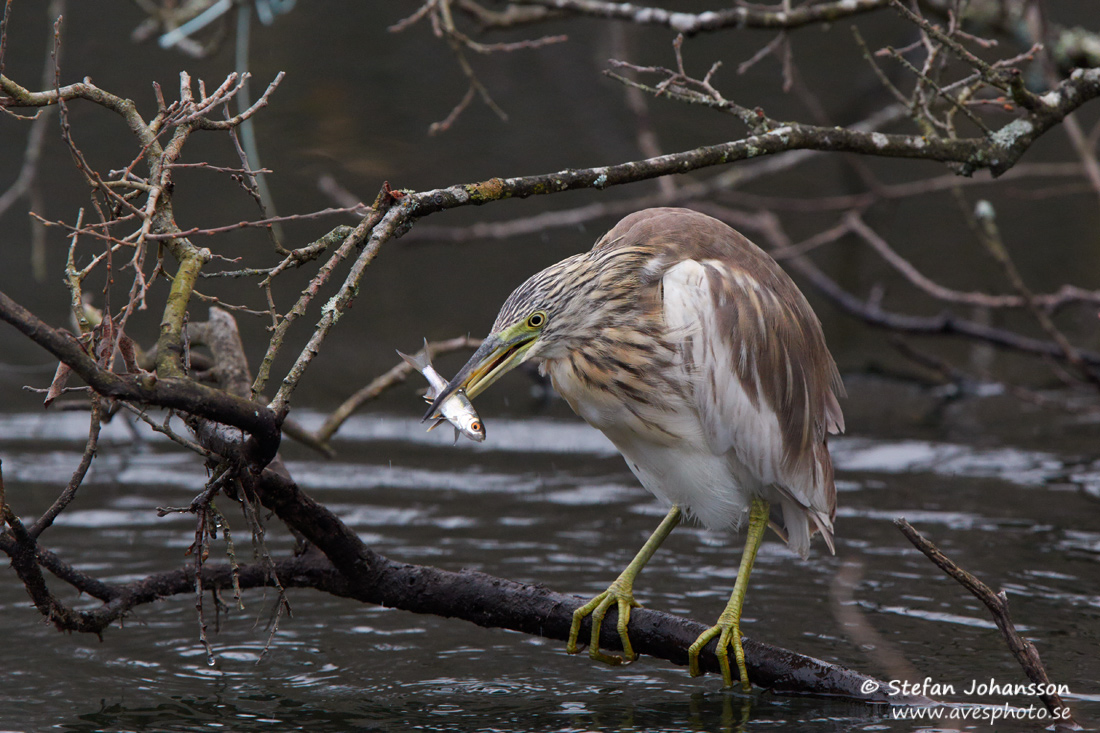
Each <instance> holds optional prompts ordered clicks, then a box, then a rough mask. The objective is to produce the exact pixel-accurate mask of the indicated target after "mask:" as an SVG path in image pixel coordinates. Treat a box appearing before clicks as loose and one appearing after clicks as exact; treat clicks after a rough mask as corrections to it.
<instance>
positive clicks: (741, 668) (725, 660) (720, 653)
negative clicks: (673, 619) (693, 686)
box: [688, 619, 752, 692]
mask: <svg viewBox="0 0 1100 733" xmlns="http://www.w3.org/2000/svg"><path fill="white" fill-rule="evenodd" d="M715 636H717V637H718V648H717V649H716V650H715V652H714V656H716V657H718V666H719V667H720V668H721V670H722V682H723V684H724V685H725V686H726V687H733V670H732V669H731V668H730V657H729V648H730V647H731V646H732V647H733V656H734V660H735V661H736V663H737V676H738V679H740V680H741V689H742V690H744V691H745V692H751V691H752V683H751V682H749V671H748V667H747V666H746V664H745V649H744V647H743V646H742V645H741V625H740V624H739V623H737V622H733V623H723V620H722V619H719V620H718V623H717V624H716V625H714V626H711V627H710V628H709V629H707V630H706V631H704V632H703V633H702V634H700V635H699V638H698V639H696V640H695V643H693V644H692V645H691V646H690V647H688V671H689V672H690V673H691V676H692V677H698V676H699V675H701V674H703V670H702V669H701V668H700V667H699V653H700V652H701V651H703V647H705V646H706V645H707V644H709V643H710V640H711V639H713V638H714V637H715Z"/></svg>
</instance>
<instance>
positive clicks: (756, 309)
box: [661, 230, 844, 554]
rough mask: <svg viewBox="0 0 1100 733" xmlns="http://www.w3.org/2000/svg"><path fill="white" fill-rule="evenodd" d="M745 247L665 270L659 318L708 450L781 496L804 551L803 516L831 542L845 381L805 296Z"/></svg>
mask: <svg viewBox="0 0 1100 733" xmlns="http://www.w3.org/2000/svg"><path fill="white" fill-rule="evenodd" d="M731 231H732V230H731ZM737 236H738V237H740V235H737ZM742 239H743V238H742ZM743 244H744V245H747V247H750V248H752V250H753V251H747V252H746V251H742V250H745V248H744V247H741V248H738V254H740V255H746V254H748V255H751V259H750V258H746V257H744V256H743V257H742V258H741V261H738V259H737V258H735V257H730V258H723V259H714V258H707V259H702V258H700V259H687V260H683V261H681V262H678V263H677V264H675V265H673V266H672V267H670V268H668V270H667V271H666V272H665V274H664V276H663V278H662V281H661V282H662V287H663V300H664V315H665V321H666V326H667V327H668V329H669V336H670V337H671V338H672V339H673V340H674V341H677V342H678V343H679V344H680V345H681V349H682V352H683V357H684V368H685V370H686V371H687V372H688V374H687V376H688V380H689V382H690V383H691V384H692V387H693V395H694V402H695V406H696V410H697V413H698V415H699V419H700V423H701V425H702V429H703V433H704V436H705V438H706V441H707V444H708V446H709V448H710V449H711V450H712V451H713V452H714V453H716V454H727V453H732V454H733V456H734V457H736V459H737V461H738V462H739V463H740V464H741V465H742V466H743V467H744V468H745V469H747V470H748V471H750V472H751V473H752V474H753V477H754V478H755V479H756V480H758V481H759V482H760V483H761V484H763V485H764V486H771V487H773V488H774V489H775V490H776V491H778V492H779V494H780V497H781V499H784V500H783V501H781V506H782V512H783V516H784V524H785V526H786V529H787V532H788V534H789V536H790V539H789V542H790V544H791V547H792V549H795V550H796V551H798V552H799V553H800V554H805V552H806V550H807V548H808V544H809V535H810V532H811V530H810V528H809V527H808V525H807V520H809V521H811V522H812V523H813V524H814V525H815V527H814V528H816V529H820V530H821V531H822V534H823V535H824V536H825V537H826V540H827V542H828V543H829V545H830V547H831V546H832V541H831V535H832V519H833V516H834V514H835V510H836V490H835V488H834V485H833V476H832V464H831V461H830V458H829V453H828V448H827V447H826V444H825V439H826V434H827V433H829V432H834V433H835V432H839V431H841V430H843V427H844V423H843V416H842V414H841V411H840V405H839V403H838V402H837V395H838V394H841V393H842V390H843V387H842V386H841V383H840V378H839V375H838V373H837V370H836V366H835V364H834V362H833V360H832V357H831V356H830V354H829V352H828V349H827V348H826V346H825V342H824V337H823V336H822V334H821V327H820V324H819V322H818V321H817V318H816V316H814V314H813V311H812V310H811V309H810V306H809V304H808V303H807V302H806V300H805V298H804V297H803V296H802V294H801V293H800V292H799V291H798V289H797V287H796V286H795V285H794V283H793V282H792V281H791V280H790V278H789V277H787V275H786V274H785V273H783V271H782V270H781V269H780V268H779V267H778V265H776V264H775V262H774V260H771V258H769V257H767V256H766V255H765V254H764V253H763V252H762V251H760V250H759V249H757V248H756V247H755V245H753V244H751V243H749V242H748V240H743Z"/></svg>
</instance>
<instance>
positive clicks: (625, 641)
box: [565, 576, 642, 664]
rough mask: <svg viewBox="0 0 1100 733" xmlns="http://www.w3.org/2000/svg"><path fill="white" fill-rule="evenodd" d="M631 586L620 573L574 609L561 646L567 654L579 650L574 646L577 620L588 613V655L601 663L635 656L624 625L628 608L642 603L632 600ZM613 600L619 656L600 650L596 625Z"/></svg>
mask: <svg viewBox="0 0 1100 733" xmlns="http://www.w3.org/2000/svg"><path fill="white" fill-rule="evenodd" d="M632 586H633V584H632V583H629V582H626V581H624V579H623V577H622V576H620V577H618V578H617V579H616V580H615V581H614V582H613V583H612V584H611V585H610V586H608V588H607V590H605V591H604V592H603V593H600V594H599V595H598V596H596V597H595V598H593V599H592V600H591V601H589V602H588V603H586V604H584V605H583V606H581V607H580V608H578V609H577V610H576V611H574V612H573V625H572V626H570V627H569V643H568V644H567V645H566V647H565V650H566V651H567V652H569V653H570V654H576V653H577V652H578V651H580V649H578V648H577V638H578V637H579V636H580V631H581V624H582V623H583V622H584V619H585V617H586V616H591V617H592V637H591V640H590V641H589V643H588V656H590V657H592V658H593V659H596V660H598V661H601V662H604V663H605V664H622V663H623V662H633V661H634V660H635V659H637V658H638V655H637V654H635V653H634V647H633V646H632V645H631V643H630V636H629V634H627V626H628V625H629V624H630V609H632V608H640V607H641V605H642V604H640V603H638V602H637V601H636V600H634V591H633V587H632ZM613 603H614V604H616V606H617V607H618V611H619V620H618V623H617V624H616V628H617V629H618V631H619V640H620V641H621V642H622V645H623V655H622V656H621V657H620V656H617V655H615V654H607V653H605V652H602V651H600V629H601V628H602V627H603V619H604V616H606V615H607V611H608V609H609V608H611V604H613Z"/></svg>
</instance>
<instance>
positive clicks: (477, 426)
mask: <svg viewBox="0 0 1100 733" xmlns="http://www.w3.org/2000/svg"><path fill="white" fill-rule="evenodd" d="M470 430H473V431H474V432H475V433H480V432H481V423H479V422H478V421H477V420H475V421H473V422H472V423H470Z"/></svg>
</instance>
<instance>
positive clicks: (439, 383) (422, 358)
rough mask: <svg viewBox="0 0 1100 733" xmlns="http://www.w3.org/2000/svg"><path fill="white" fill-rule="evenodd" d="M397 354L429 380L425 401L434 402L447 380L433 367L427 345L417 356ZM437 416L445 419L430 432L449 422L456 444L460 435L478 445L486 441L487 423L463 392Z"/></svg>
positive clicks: (443, 407)
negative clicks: (482, 419) (453, 430)
mask: <svg viewBox="0 0 1100 733" xmlns="http://www.w3.org/2000/svg"><path fill="white" fill-rule="evenodd" d="M397 354H398V356H400V357H401V358H402V359H404V360H405V361H406V362H407V363H408V365H409V366H411V367H412V368H413V369H415V370H417V371H418V372H420V373H421V374H423V375H424V378H425V379H427V380H428V391H427V393H426V394H425V395H424V399H425V400H427V401H428V402H429V403H431V402H434V401H435V397H436V395H438V394H439V392H440V391H441V390H442V389H443V388H444V387H446V386H447V380H446V379H444V378H443V375H442V374H440V373H439V372H437V371H436V370H435V367H433V366H432V362H431V359H429V358H428V349H427V343H425V348H424V351H422V352H420V353H419V354H417V355H416V356H409V355H408V354H403V353H401V352H400V351H398V352H397ZM436 414H441V415H442V416H443V417H440V418H438V419H436V421H435V423H433V424H432V426H431V427H430V428H428V430H429V431H431V430H434V429H436V428H437V427H439V426H440V425H442V424H443V423H445V422H449V423H450V424H451V425H453V426H454V429H455V442H456V443H457V442H458V435H459V433H461V434H462V435H465V436H466V437H467V438H469V439H470V440H474V441H477V442H478V443H480V442H481V441H483V440H485V423H483V422H481V418H480V417H478V415H477V411H476V410H474V406H473V404H471V403H470V400H469V398H468V397H466V393H465V392H463V391H462V390H459V391H458V392H455V393H454V394H453V395H451V397H450V398H449V399H447V400H446V401H445V402H444V403H443V404H442V405H440V408H439V412H438V413H436Z"/></svg>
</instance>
